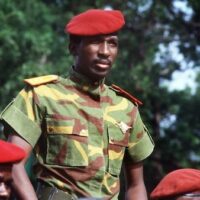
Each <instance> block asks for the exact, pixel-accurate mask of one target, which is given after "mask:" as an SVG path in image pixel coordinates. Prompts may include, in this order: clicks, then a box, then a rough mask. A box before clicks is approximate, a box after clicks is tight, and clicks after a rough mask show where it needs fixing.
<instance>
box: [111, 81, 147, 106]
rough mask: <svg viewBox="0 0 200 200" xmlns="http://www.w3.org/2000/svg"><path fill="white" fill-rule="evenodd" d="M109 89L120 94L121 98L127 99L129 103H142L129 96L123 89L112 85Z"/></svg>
mask: <svg viewBox="0 0 200 200" xmlns="http://www.w3.org/2000/svg"><path fill="white" fill-rule="evenodd" d="M111 88H112V89H113V90H114V91H115V92H117V93H118V94H121V95H122V96H124V97H126V98H127V99H129V100H130V101H131V102H133V103H135V104H136V105H142V104H143V103H142V102H141V101H140V100H139V99H137V98H136V97H134V96H132V95H131V94H129V93H128V92H127V91H125V90H124V89H122V88H121V87H119V86H117V85H115V84H112V85H111Z"/></svg>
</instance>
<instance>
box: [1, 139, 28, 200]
mask: <svg viewBox="0 0 200 200" xmlns="http://www.w3.org/2000/svg"><path fill="white" fill-rule="evenodd" d="M24 157H25V152H24V150H22V149H21V148H19V147H18V146H16V145H14V144H11V143H9V142H5V141H3V140H0V200H2V199H8V198H9V196H10V193H11V182H12V176H11V171H12V166H13V164H15V163H17V162H19V161H20V160H22V159H23V158H24Z"/></svg>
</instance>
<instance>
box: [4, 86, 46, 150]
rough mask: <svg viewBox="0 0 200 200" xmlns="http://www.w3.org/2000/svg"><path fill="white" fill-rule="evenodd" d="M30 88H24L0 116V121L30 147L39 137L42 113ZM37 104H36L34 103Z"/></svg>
mask: <svg viewBox="0 0 200 200" xmlns="http://www.w3.org/2000/svg"><path fill="white" fill-rule="evenodd" d="M37 101H38V99H37V96H36V94H35V93H34V91H33V88H32V87H29V86H27V87H26V88H24V89H23V90H22V91H21V92H20V93H19V94H18V95H17V97H16V98H15V99H14V100H13V101H12V102H11V103H9V104H8V106H7V107H6V108H5V109H4V110H3V111H2V113H1V114H0V119H1V120H2V122H3V123H6V124H7V125H8V126H9V127H10V128H11V129H13V130H14V131H15V132H16V133H17V134H19V135H20V136H21V137H22V138H24V139H25V140H26V141H27V142H28V143H29V144H30V145H31V146H32V147H34V146H35V144H36V142H37V140H38V138H39V137H40V135H41V132H42V131H41V122H42V112H41V109H40V107H39V104H38V102H37ZM36 102H37V103H36Z"/></svg>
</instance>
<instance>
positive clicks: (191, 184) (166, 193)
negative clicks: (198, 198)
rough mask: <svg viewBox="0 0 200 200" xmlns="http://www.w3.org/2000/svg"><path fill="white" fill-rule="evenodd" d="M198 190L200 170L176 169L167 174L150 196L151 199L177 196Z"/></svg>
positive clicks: (199, 188) (199, 187) (199, 186)
mask: <svg viewBox="0 0 200 200" xmlns="http://www.w3.org/2000/svg"><path fill="white" fill-rule="evenodd" d="M198 190H200V170H197V169H178V170H175V171H173V172H171V173H169V174H167V175H166V176H165V177H164V178H163V179H162V180H161V181H160V183H159V184H158V185H157V186H156V188H155V189H154V190H153V191H152V193H151V194H150V198H151V199H159V198H165V197H170V196H178V195H182V194H186V193H191V192H194V191H198Z"/></svg>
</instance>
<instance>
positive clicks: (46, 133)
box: [1, 70, 154, 199]
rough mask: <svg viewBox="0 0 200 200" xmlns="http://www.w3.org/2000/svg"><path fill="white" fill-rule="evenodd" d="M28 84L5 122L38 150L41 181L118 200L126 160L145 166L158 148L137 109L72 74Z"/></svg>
mask: <svg viewBox="0 0 200 200" xmlns="http://www.w3.org/2000/svg"><path fill="white" fill-rule="evenodd" d="M25 82H26V87H25V88H24V89H23V90H22V91H21V92H20V93H19V94H18V96H17V97H16V98H15V99H14V100H13V101H12V102H11V103H10V104H9V105H8V106H7V107H6V108H5V110H4V111H3V112H2V113H1V119H2V120H4V121H5V122H6V123H7V124H8V125H9V126H10V127H12V128H13V129H14V130H15V131H16V132H17V133H18V134H19V135H20V136H21V137H22V138H24V139H25V140H26V141H27V142H28V143H29V144H31V146H32V147H33V148H34V150H35V153H36V157H37V160H38V162H37V166H36V168H35V169H36V174H37V178H38V179H40V180H42V181H44V182H46V183H47V184H49V185H54V186H56V187H58V188H59V189H62V190H63V191H66V192H67V193H70V194H73V195H75V196H78V197H96V198H103V199H117V196H118V193H119V174H120V170H121V166H122V161H123V158H124V156H126V157H128V160H129V162H132V163H135V162H138V161H142V160H144V159H145V158H146V157H147V156H149V155H150V154H151V152H152V151H153V147H154V145H153V142H152V139H151V137H150V135H149V134H148V131H147V129H146V128H145V126H144V124H143V122H142V120H141V117H140V114H139V111H138V107H137V106H136V105H134V103H132V102H131V101H129V100H128V99H127V98H125V97H123V96H121V95H119V94H118V93H117V92H116V91H115V90H114V89H113V88H112V87H109V86H107V85H105V84H104V82H101V83H95V84H91V83H90V82H89V81H88V80H87V79H86V78H85V77H83V76H82V75H80V74H77V73H75V72H74V71H73V70H72V71H71V73H70V76H69V77H68V78H61V77H58V76H56V75H49V76H45V77H37V78H32V79H27V80H25Z"/></svg>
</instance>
